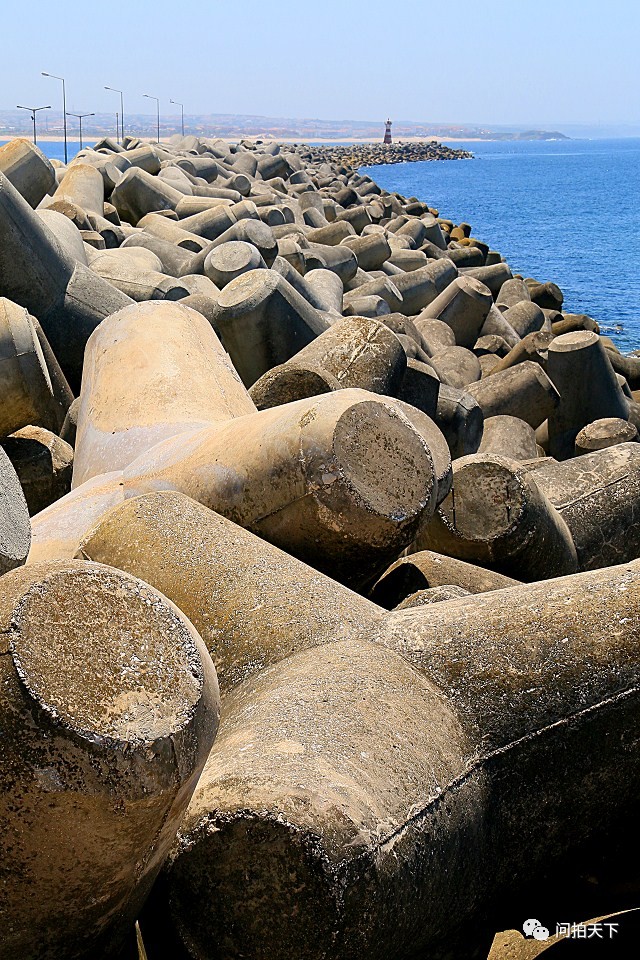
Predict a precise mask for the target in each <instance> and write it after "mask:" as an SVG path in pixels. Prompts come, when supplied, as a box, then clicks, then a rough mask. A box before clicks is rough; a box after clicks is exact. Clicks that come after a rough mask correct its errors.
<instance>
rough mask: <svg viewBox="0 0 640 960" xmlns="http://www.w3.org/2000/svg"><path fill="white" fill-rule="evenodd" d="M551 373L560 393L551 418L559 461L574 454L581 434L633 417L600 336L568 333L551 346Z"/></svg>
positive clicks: (553, 448)
mask: <svg viewBox="0 0 640 960" xmlns="http://www.w3.org/2000/svg"><path fill="white" fill-rule="evenodd" d="M547 372H548V374H549V376H550V377H551V379H552V380H553V382H554V384H555V386H556V387H557V389H558V391H559V393H560V403H559V404H558V406H557V408H556V409H554V410H553V412H550V416H549V450H550V453H551V456H552V457H555V459H556V460H566V459H567V458H568V457H572V456H573V453H574V447H575V441H576V437H577V435H578V433H579V432H580V430H581V429H582V427H585V426H586V425H587V424H588V423H592V422H593V421H594V420H602V419H603V418H605V417H619V418H620V419H622V420H626V419H627V417H628V416H629V407H628V404H627V401H626V399H625V397H624V394H623V393H622V390H621V389H620V385H619V384H618V381H617V380H616V377H615V374H614V372H613V368H612V366H611V364H610V362H609V360H608V358H607V352H606V351H605V349H604V347H603V346H602V343H601V342H600V339H599V338H598V336H597V334H595V333H591V332H589V331H586V330H583V331H576V332H575V333H565V334H563V335H562V336H560V337H556V338H555V340H554V341H553V342H552V343H551V344H550V345H549V358H548V362H547Z"/></svg>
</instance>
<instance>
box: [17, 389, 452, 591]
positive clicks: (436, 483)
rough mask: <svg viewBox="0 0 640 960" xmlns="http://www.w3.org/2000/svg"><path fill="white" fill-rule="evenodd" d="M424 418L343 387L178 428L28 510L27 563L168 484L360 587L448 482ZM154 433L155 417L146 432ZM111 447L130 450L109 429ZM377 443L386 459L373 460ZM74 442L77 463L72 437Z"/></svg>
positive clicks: (72, 542) (62, 552) (60, 549)
mask: <svg viewBox="0 0 640 960" xmlns="http://www.w3.org/2000/svg"><path fill="white" fill-rule="evenodd" d="M134 416H135V418H136V419H135V420H134V423H137V422H138V419H139V413H138V411H137V410H136V411H135V412H134V413H132V418H133V417H134ZM422 418H424V415H423V414H422V413H421V412H420V411H418V410H413V409H412V408H411V407H407V408H405V406H404V405H403V404H402V403H401V402H400V401H397V400H392V399H389V398H386V397H380V396H378V395H376V394H372V393H369V392H367V391H365V390H353V389H349V390H346V389H345V390H338V391H336V392H335V393H331V394H326V395H324V396H320V397H315V398H311V399H305V400H299V401H297V402H295V403H289V404H285V405H283V406H280V407H274V408H272V409H269V410H262V411H260V412H257V413H254V414H251V415H248V416H241V417H237V418H236V419H234V420H229V421H228V422H225V423H217V424H214V425H212V426H209V427H206V428H204V429H201V430H196V432H193V431H192V430H191V431H187V432H186V433H182V434H178V435H176V436H174V437H170V438H169V439H168V440H165V441H162V442H161V443H157V444H156V445H155V446H154V447H152V448H151V449H150V450H148V451H145V452H144V453H141V455H140V456H138V458H137V460H135V461H133V462H132V463H131V464H130V465H129V466H128V467H126V468H125V470H124V471H115V472H112V473H109V474H102V475H99V476H94V477H93V479H91V480H88V481H87V482H85V483H83V484H81V485H80V486H78V487H77V488H76V489H75V490H72V492H71V493H70V494H68V495H67V496H66V497H63V498H62V499H61V500H59V501H58V502H57V503H55V504H53V505H52V506H51V507H49V508H48V509H47V510H45V511H43V512H42V513H41V514H39V515H38V516H37V517H35V518H34V520H33V548H32V551H31V555H30V560H31V562H34V561H35V560H43V559H49V558H52V557H60V556H69V555H70V556H73V555H74V554H75V551H76V550H77V545H78V543H79V542H80V540H81V539H82V538H83V536H84V535H85V534H86V531H87V530H88V529H89V528H90V527H91V526H93V525H94V524H95V523H96V522H97V521H98V520H99V519H100V517H101V516H102V515H103V514H104V513H105V511H106V510H107V509H109V508H111V507H112V506H115V505H117V504H118V503H121V502H122V501H123V500H124V499H127V498H130V497H134V496H138V495H139V494H142V493H147V492H149V491H151V490H156V489H170V490H179V491H182V492H183V493H187V494H188V495H189V496H192V497H193V498H194V499H196V500H198V501H199V502H202V503H204V504H205V505H206V506H209V507H211V508H213V509H216V510H218V511H219V512H220V513H223V514H224V515H225V516H228V517H229V518H231V519H232V520H234V521H235V522H237V523H240V524H241V525H242V526H245V527H247V528H249V529H251V530H253V531H254V532H256V533H258V534H259V535H260V536H261V537H263V538H264V539H266V540H269V541H270V542H272V543H275V544H276V545H282V546H283V548H285V549H286V550H287V551H289V552H290V553H292V554H294V555H296V556H299V557H300V558H301V559H303V560H305V561H306V562H308V563H310V564H311V565H313V566H315V567H317V568H319V569H325V570H330V571H331V573H332V575H333V576H334V577H335V578H336V579H344V582H346V583H348V584H361V583H367V582H368V581H369V580H370V579H372V578H373V577H375V576H377V575H378V573H379V572H380V571H381V570H383V569H384V567H385V566H386V565H388V563H389V562H390V561H391V560H392V559H393V558H394V557H396V556H397V555H398V553H400V552H401V550H402V549H403V548H404V547H406V546H407V545H408V544H409V543H410V542H411V541H412V540H413V539H414V537H415V536H416V533H417V531H418V529H419V527H420V526H421V525H422V523H424V522H425V520H426V519H427V518H428V517H430V516H431V515H432V513H433V510H434V509H435V504H436V502H437V500H438V497H439V495H440V493H441V490H444V489H446V486H445V485H446V484H448V483H449V482H450V480H449V477H450V474H449V467H448V460H447V462H445V459H444V453H445V451H444V449H441V438H440V436H439V433H438V431H437V430H435V427H434V426H433V424H432V423H431V421H429V420H428V418H424V420H425V421H426V422H423V420H422ZM109 422H111V421H109ZM126 426H127V420H126V418H125V419H124V421H123V428H124V429H125V430H126ZM143 426H144V424H143ZM156 429H157V424H156V423H155V422H152V423H151V430H150V431H149V432H150V435H151V436H152V435H153V431H154V430H156ZM161 429H162V425H161ZM141 433H142V434H143V433H144V431H141ZM97 436H98V440H97V442H96V449H97V450H98V452H99V447H100V443H101V442H102V438H101V436H100V433H99V432H98V433H97ZM432 444H433V446H434V453H433V454H432V452H431V445H432ZM118 447H120V448H122V449H124V450H125V451H126V450H127V446H126V440H125V442H124V443H123V442H122V439H121V438H120V437H118V436H117V435H116V441H115V449H116V450H117V449H118ZM379 449H384V450H386V451H387V454H388V455H387V457H385V458H381V457H372V456H371V451H372V450H379ZM77 450H78V460H79V461H80V464H82V460H81V451H80V437H79V434H78V439H77ZM434 460H437V462H438V468H437V471H436V469H435V467H434ZM79 469H80V467H78V470H79Z"/></svg>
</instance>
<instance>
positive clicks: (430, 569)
mask: <svg viewBox="0 0 640 960" xmlns="http://www.w3.org/2000/svg"><path fill="white" fill-rule="evenodd" d="M91 559H96V560H100V559H101V558H100V557H95V558H93V557H91ZM101 562H104V563H106V562H107V560H106V559H105V560H101ZM109 562H113V561H109ZM115 565H116V566H119V564H115ZM123 569H125V568H123ZM131 572H133V571H131ZM140 576H142V575H141V574H140ZM519 582H520V581H519V580H513V579H512V578H511V577H504V576H503V575H502V574H501V573H496V572H495V570H487V569H486V568H485V567H478V566H476V565H475V564H472V563H465V561H464V560H457V559H456V558H455V557H447V556H445V555H444V554H441V553H433V552H432V551H431V550H420V551H418V552H417V553H411V554H409V556H408V557H401V558H400V560H396V562H395V563H392V564H391V566H390V567H389V568H388V569H387V570H385V572H384V573H383V574H382V576H381V577H380V579H379V580H378V581H377V583H376V584H375V586H374V587H373V589H372V591H371V593H370V594H369V595H370V597H371V599H372V600H373V602H374V603H378V604H379V605H380V606H381V607H384V608H385V609H386V610H393V609H394V608H395V607H397V606H398V604H399V603H401V602H402V601H403V600H404V599H406V598H407V597H408V596H410V595H411V594H412V593H416V592H417V591H419V590H429V589H431V588H432V587H442V586H445V585H447V584H454V585H455V586H457V587H460V588H462V589H463V590H466V591H467V592H468V593H490V592H491V591H492V590H505V589H506V588H507V587H515V586H516V585H517V584H518V583H519ZM158 589H160V588H159V587H158Z"/></svg>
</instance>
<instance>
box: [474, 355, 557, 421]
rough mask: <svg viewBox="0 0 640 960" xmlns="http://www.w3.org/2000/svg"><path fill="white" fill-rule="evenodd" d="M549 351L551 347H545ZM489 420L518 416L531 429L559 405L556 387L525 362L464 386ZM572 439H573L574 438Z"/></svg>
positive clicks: (528, 361)
mask: <svg viewBox="0 0 640 960" xmlns="http://www.w3.org/2000/svg"><path fill="white" fill-rule="evenodd" d="M549 349H550V350H551V347H550V348H549ZM465 392H466V393H468V394H470V395H471V396H472V397H473V398H474V400H476V401H477V403H478V404H479V405H480V407H481V408H482V412H483V414H484V416H485V419H489V417H498V416H511V417H519V418H520V419H521V420H524V421H525V422H526V423H528V424H529V425H530V426H531V427H533V429H534V430H535V429H536V428H537V427H539V426H540V424H541V423H543V422H544V421H545V420H546V419H547V418H549V417H550V416H551V415H552V414H553V412H554V411H555V410H556V408H557V407H558V405H559V404H560V395H559V393H558V390H557V389H556V386H554V384H553V382H552V381H551V380H550V379H549V377H548V376H547V375H546V373H545V372H544V370H543V369H542V367H541V366H540V365H539V364H538V363H533V362H532V361H531V360H525V361H523V362H522V363H518V364H516V366H515V367H509V369H507V370H503V371H502V372H501V373H492V374H491V375H490V376H488V377H485V379H484V380H479V381H477V382H476V383H471V384H469V385H468V386H467V387H466V391H465ZM574 439H575V438H574Z"/></svg>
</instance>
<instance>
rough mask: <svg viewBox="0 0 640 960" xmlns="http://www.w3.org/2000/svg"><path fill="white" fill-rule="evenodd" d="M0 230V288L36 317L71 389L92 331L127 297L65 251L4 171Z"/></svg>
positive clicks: (75, 384)
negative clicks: (0, 242) (0, 238)
mask: <svg viewBox="0 0 640 960" xmlns="http://www.w3.org/2000/svg"><path fill="white" fill-rule="evenodd" d="M0 234H1V235H2V244H0V289H1V290H2V292H3V294H4V295H5V296H6V297H8V298H9V299H11V300H13V301H15V302H16V303H19V304H20V305H21V306H23V307H26V308H27V310H28V311H29V313H32V314H34V316H36V317H37V318H38V320H39V321H40V323H41V324H42V327H43V329H44V332H45V334H46V336H47V338H48V340H49V342H50V344H51V346H52V348H53V351H54V353H55V355H56V357H57V359H58V361H59V362H60V366H61V367H62V370H63V371H64V373H65V376H66V377H67V379H68V380H69V383H70V385H71V387H72V388H74V389H77V387H78V385H79V382H80V376H81V372H82V358H83V355H84V348H85V344H86V342H87V340H88V339H89V336H90V334H91V333H92V332H93V330H94V329H95V328H96V327H97V326H98V324H99V323H100V321H101V320H103V319H104V317H106V316H108V315H109V314H110V313H114V312H115V311H116V310H119V309H121V307H124V306H126V305H127V304H128V303H130V302H131V301H130V300H129V298H128V297H126V296H125V295H124V294H123V293H121V292H120V291H119V290H116V289H115V288H114V287H112V286H111V284H110V283H108V282H107V281H106V280H103V279H102V278H101V277H98V276H97V275H96V274H95V273H93V272H92V271H91V270H90V269H89V268H88V267H86V266H85V265H84V264H82V263H78V261H76V260H75V258H72V257H69V256H67V255H65V254H64V253H63V251H62V248H61V247H60V244H59V243H58V242H57V240H56V239H55V237H54V236H53V234H52V233H51V231H50V230H48V229H47V227H46V226H45V225H44V224H43V223H42V221H41V220H40V218H39V217H38V215H37V214H36V213H35V211H33V210H32V209H31V207H30V206H29V204H28V203H27V202H26V200H24V199H23V197H22V196H21V195H20V194H19V193H18V191H17V190H16V189H15V188H14V187H13V186H12V185H11V183H9V181H8V180H7V178H6V177H5V176H4V175H3V174H2V173H0ZM18 265H19V269H18Z"/></svg>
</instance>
